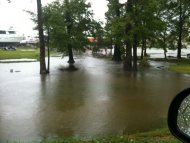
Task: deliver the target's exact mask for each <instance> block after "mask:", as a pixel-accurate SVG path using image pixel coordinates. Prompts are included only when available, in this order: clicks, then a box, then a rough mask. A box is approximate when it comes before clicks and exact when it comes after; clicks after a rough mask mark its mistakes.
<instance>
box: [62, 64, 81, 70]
mask: <svg viewBox="0 0 190 143" xmlns="http://www.w3.org/2000/svg"><path fill="white" fill-rule="evenodd" d="M60 70H61V71H77V70H78V68H77V67H75V66H74V65H73V64H71V65H69V66H68V67H63V68H60Z"/></svg>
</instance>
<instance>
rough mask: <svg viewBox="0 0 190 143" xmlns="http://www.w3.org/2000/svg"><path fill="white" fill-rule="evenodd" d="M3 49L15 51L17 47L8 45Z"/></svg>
mask: <svg viewBox="0 0 190 143" xmlns="http://www.w3.org/2000/svg"><path fill="white" fill-rule="evenodd" d="M3 50H13V51H16V48H15V47H13V46H8V47H5V48H3Z"/></svg>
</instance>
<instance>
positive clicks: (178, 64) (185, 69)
mask: <svg viewBox="0 0 190 143" xmlns="http://www.w3.org/2000/svg"><path fill="white" fill-rule="evenodd" d="M150 60H153V61H163V62H169V63H174V65H171V66H169V67H166V68H164V69H166V70H169V71H174V72H177V73H186V74H190V59H180V60H178V59H166V60H165V59H150Z"/></svg>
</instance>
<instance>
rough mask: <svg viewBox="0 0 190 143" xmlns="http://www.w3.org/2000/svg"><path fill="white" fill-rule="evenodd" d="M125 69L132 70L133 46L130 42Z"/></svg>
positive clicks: (127, 46) (127, 44)
mask: <svg viewBox="0 0 190 143" xmlns="http://www.w3.org/2000/svg"><path fill="white" fill-rule="evenodd" d="M123 69H124V70H125V71H132V46H131V43H130V42H126V57H125V61H124V65H123Z"/></svg>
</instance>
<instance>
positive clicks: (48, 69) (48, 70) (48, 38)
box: [47, 27, 50, 73]
mask: <svg viewBox="0 0 190 143" xmlns="http://www.w3.org/2000/svg"><path fill="white" fill-rule="evenodd" d="M49 40H50V30H49V27H48V37H47V48H48V67H47V73H49V72H50V47H49Z"/></svg>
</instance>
